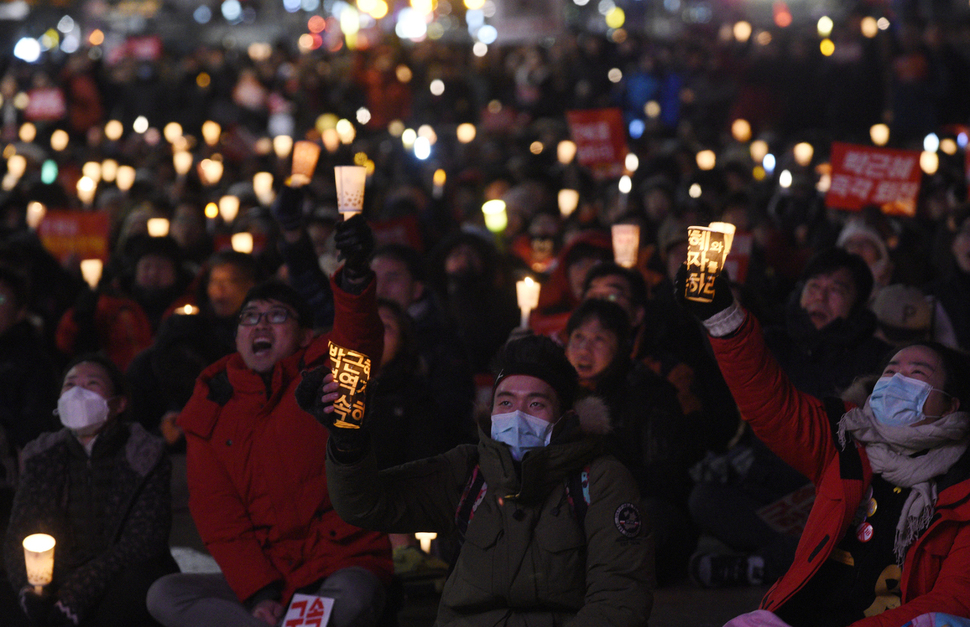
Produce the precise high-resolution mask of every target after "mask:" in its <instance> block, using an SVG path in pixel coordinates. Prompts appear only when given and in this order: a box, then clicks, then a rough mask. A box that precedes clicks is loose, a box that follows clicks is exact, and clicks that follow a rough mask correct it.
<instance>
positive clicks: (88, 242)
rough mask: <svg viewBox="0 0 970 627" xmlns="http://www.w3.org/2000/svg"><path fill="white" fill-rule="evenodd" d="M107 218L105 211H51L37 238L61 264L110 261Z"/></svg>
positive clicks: (39, 228)
mask: <svg viewBox="0 0 970 627" xmlns="http://www.w3.org/2000/svg"><path fill="white" fill-rule="evenodd" d="M110 230H111V225H110V221H109V219H108V214H107V213H105V212H103V211H73V210H66V209H51V210H48V211H47V213H46V214H45V215H44V219H43V220H41V222H40V225H39V226H38V227H37V236H38V237H39V238H40V241H41V242H42V243H43V244H44V248H46V249H47V250H48V251H49V252H50V253H51V254H52V255H54V257H56V258H57V259H58V261H60V262H62V263H63V262H64V261H66V260H67V259H69V258H75V259H100V260H101V261H107V259H108V252H109V251H108V234H109V232H110Z"/></svg>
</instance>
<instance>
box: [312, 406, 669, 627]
mask: <svg viewBox="0 0 970 627" xmlns="http://www.w3.org/2000/svg"><path fill="white" fill-rule="evenodd" d="M566 420H569V419H566ZM572 420H573V421H575V424H567V425H564V428H563V430H562V432H560V433H559V434H557V436H556V437H555V438H554V440H553V442H552V443H551V444H549V445H548V446H546V447H544V448H542V449H535V450H532V451H530V452H528V453H526V454H525V457H524V458H523V459H522V462H521V465H519V464H518V463H516V462H513V460H512V457H511V454H510V452H509V448H508V446H506V445H505V444H502V443H499V442H496V441H495V440H492V439H491V438H490V437H488V435H486V433H485V432H484V431H482V432H481V433H480V438H481V439H480V442H479V444H478V446H477V447H476V446H472V445H462V446H459V447H457V448H454V449H452V450H451V451H449V452H448V453H445V454H443V455H439V456H436V457H432V458H429V459H425V460H421V461H417V462H412V463H410V464H405V465H403V466H398V467H396V468H391V469H388V470H385V471H382V472H380V473H378V470H377V466H376V460H375V458H374V456H373V454H370V455H369V456H367V457H365V458H364V459H363V460H362V461H360V462H358V463H353V464H341V463H338V462H337V461H336V460H334V459H333V456H332V455H329V454H328V458H327V475H328V477H329V480H330V488H331V494H332V497H333V502H334V507H336V508H337V511H338V512H339V513H340V514H341V516H343V517H344V518H345V519H347V520H349V521H353V522H354V523H355V524H359V525H361V526H364V527H367V528H372V529H380V530H382V531H387V532H390V533H409V532H414V531H436V532H438V533H440V534H446V533H453V532H455V531H456V511H457V508H458V507H459V503H460V501H461V500H462V495H463V492H464V490H465V487H466V484H468V482H469V478H470V477H471V475H472V472H473V469H474V468H475V466H476V464H477V465H478V467H479V469H480V472H481V473H482V475H483V476H484V479H485V482H486V486H487V487H486V490H485V494H484V497H483V498H482V497H479V498H481V501H480V504H479V505H478V506H477V508H476V509H475V510H474V513H473V515H472V516H471V519H470V521H469V522H468V526H467V531H466V533H465V540H464V544H463V546H462V548H461V550H460V552H459V554H458V557H457V559H456V561H455V564H454V568H453V571H452V573H451V575H450V576H449V577H448V580H447V582H446V583H445V587H444V590H443V592H442V595H441V603H440V606H439V609H438V617H437V621H436V623H435V624H436V625H438V626H439V627H444V626H446V625H447V626H455V627H457V626H472V625H482V626H484V625H488V626H490V627H491V626H497V625H503V626H508V627H524V626H526V625H530V626H531V625H543V626H552V625H576V626H579V625H583V626H592V625H603V626H607V625H609V626H610V627H623V626H627V625H637V626H642V625H646V624H647V618H648V617H649V615H650V609H651V607H652V604H653V588H654V574H653V538H652V535H651V533H650V530H649V529H648V525H647V522H646V520H645V519H644V511H643V508H642V506H641V504H640V498H639V495H638V490H637V485H636V482H635V481H634V480H633V478H632V477H631V476H630V473H629V472H628V471H627V470H626V468H624V467H623V466H622V465H621V464H620V463H619V462H618V461H617V460H616V459H614V458H613V457H611V456H606V455H602V454H601V453H600V450H601V449H600V442H598V441H597V439H596V438H593V437H589V436H586V437H583V436H582V435H580V434H579V433H578V430H579V426H578V421H576V419H575V418H572ZM587 465H588V467H589V474H588V494H589V505H588V509H587V510H586V513H585V515H583V516H582V520H577V514H576V510H575V508H574V507H572V506H571V503H570V498H573V499H578V498H581V497H580V496H579V495H575V494H574V493H573V492H569V497H570V498H568V497H567V488H566V483H567V480H568V477H569V476H570V474H572V473H578V472H581V471H582V469H583V468H584V467H585V466H587ZM476 496H477V494H469V495H468V498H469V499H475V498H476Z"/></svg>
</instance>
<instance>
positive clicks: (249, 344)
mask: <svg viewBox="0 0 970 627" xmlns="http://www.w3.org/2000/svg"><path fill="white" fill-rule="evenodd" d="M337 245H338V248H339V249H340V250H341V252H342V254H343V255H344V256H345V258H346V262H345V264H344V266H343V267H342V268H341V269H340V270H339V271H338V272H337V274H336V275H335V276H334V280H333V283H332V285H331V289H332V291H333V294H334V297H335V316H336V317H335V319H334V326H333V330H332V331H331V332H330V333H329V334H326V335H321V336H317V337H314V335H313V331H312V329H311V325H312V324H313V320H314V313H313V311H312V309H311V308H310V307H309V305H308V304H307V302H306V301H305V300H304V299H303V298H301V297H300V295H299V294H298V293H297V292H296V290H295V289H294V288H292V287H291V286H289V285H287V284H284V283H281V282H278V281H269V282H264V283H260V284H259V285H257V286H255V287H253V288H252V289H251V290H249V292H248V293H247V294H246V298H245V299H244V302H243V306H242V309H241V312H240V314H239V317H238V326H237V330H236V352H235V353H232V354H231V355H228V356H226V357H224V358H222V359H220V360H219V361H217V362H215V363H214V364H212V365H211V366H209V367H208V368H206V369H205V370H204V371H203V372H202V374H201V375H199V378H198V380H197V382H196V388H195V392H194V393H193V395H192V398H191V399H190V400H189V402H188V404H187V405H186V406H185V408H184V409H183V410H182V413H181V414H180V415H179V418H178V426H180V427H181V428H182V430H183V431H184V432H185V438H186V444H187V471H188V486H189V509H190V510H191V512H192V518H193V520H194V521H195V524H196V527H197V528H198V530H199V535H200V536H201V538H202V540H203V542H205V545H206V548H207V549H208V550H209V552H210V553H211V554H212V557H214V558H215V560H216V562H217V563H218V564H219V567H220V568H221V570H222V572H221V573H214V574H179V575H172V576H169V577H165V578H163V579H161V580H159V581H158V582H156V583H155V585H154V586H152V588H151V590H149V593H148V607H149V610H150V611H151V613H152V615H153V616H154V617H155V618H156V619H157V620H159V622H161V623H162V624H164V625H167V626H168V627H183V626H185V625H192V626H194V627H213V626H217V625H229V624H231V625H238V626H252V627H258V626H260V625H262V626H264V627H265V625H266V624H270V625H276V624H277V623H278V622H279V621H280V619H281V618H282V616H283V613H284V611H285V608H286V606H287V605H288V604H289V602H290V600H291V598H292V596H293V594H294V593H296V592H303V593H309V594H319V595H322V596H326V597H330V598H333V599H335V603H334V606H333V610H332V611H333V613H332V615H331V618H330V624H331V625H334V627H348V626H350V625H354V626H358V625H369V626H373V625H375V624H376V623H377V621H378V619H379V618H380V616H381V612H382V611H383V607H384V602H385V598H386V590H385V586H386V585H387V584H388V583H390V579H391V575H392V572H393V568H392V562H391V550H390V544H389V543H388V540H387V537H386V536H385V535H383V534H379V533H373V532H367V531H364V530H362V529H358V528H356V527H353V526H351V525H349V524H347V523H345V522H344V521H343V520H341V519H340V517H338V516H337V513H336V512H335V511H334V509H333V507H332V505H331V498H330V495H329V494H328V491H327V478H326V471H325V468H324V461H323V456H322V455H321V452H322V451H323V450H324V449H325V447H326V444H327V431H326V430H325V429H323V428H322V427H321V426H320V425H319V424H318V423H317V422H316V421H315V420H314V419H313V417H312V416H310V415H308V414H307V413H305V412H303V411H301V410H300V408H299V407H298V406H297V404H296V401H295V399H294V395H293V393H294V391H295V390H296V387H297V385H298V384H299V382H300V380H301V377H302V373H303V371H304V369H307V368H313V367H316V366H320V365H322V364H327V362H328V355H329V352H328V344H329V341H331V340H332V341H333V342H334V343H336V344H337V345H339V346H342V347H344V348H348V349H352V350H357V351H360V352H362V353H364V354H365V355H368V356H370V357H371V359H372V360H373V366H372V367H374V368H379V367H380V357H381V351H382V343H383V342H382V340H383V335H384V334H383V329H382V327H381V321H380V318H379V317H378V315H377V305H376V301H375V298H374V280H373V274H372V273H371V272H370V269H369V268H368V266H367V259H368V257H369V255H370V252H371V250H372V248H373V234H372V233H371V231H370V228H369V227H368V226H367V223H366V222H365V221H364V219H363V217H362V216H354V217H353V218H351V219H350V220H347V221H345V222H341V223H340V225H339V227H338V234H337ZM323 367H325V366H323Z"/></svg>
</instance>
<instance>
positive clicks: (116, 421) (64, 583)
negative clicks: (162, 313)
mask: <svg viewBox="0 0 970 627" xmlns="http://www.w3.org/2000/svg"><path fill="white" fill-rule="evenodd" d="M127 404H128V397H127V396H126V393H125V386H124V378H123V375H122V373H121V371H120V370H119V369H118V368H117V366H115V364H114V363H113V362H112V361H111V360H109V359H108V358H107V357H104V356H102V355H98V354H91V355H83V356H81V357H78V358H77V359H75V360H74V361H73V362H72V363H71V364H70V365H69V366H68V369H67V373H66V374H65V376H64V383H63V386H62V387H61V396H60V399H58V401H57V413H58V416H59V417H60V420H61V423H62V424H63V425H64V428H63V429H61V430H59V431H55V432H53V433H45V434H43V435H41V436H40V437H39V438H37V439H36V440H34V441H32V442H31V443H30V444H28V445H27V446H26V447H25V449H24V452H23V474H22V475H21V477H20V484H19V486H18V487H17V493H16V496H15V497H14V504H13V512H12V514H11V516H10V524H9V526H8V528H7V533H6V536H5V539H4V563H5V567H6V571H7V575H8V577H9V580H10V583H11V584H12V585H13V586H14V587H15V588H16V589H18V590H20V603H21V607H22V608H23V610H24V612H25V613H26V614H27V617H28V619H29V620H30V621H31V623H32V624H34V625H38V626H41V625H48V626H52V627H53V626H65V627H66V626H70V625H75V626H76V625H84V626H85V627H88V626H90V627H100V626H103V627H108V626H109V625H131V626H133V627H143V626H148V625H156V623H155V622H154V621H152V620H151V617H150V616H149V614H148V610H147V608H146V606H145V595H146V594H147V592H148V588H149V586H150V585H151V584H152V583H153V582H154V581H155V580H156V579H158V578H159V577H161V576H163V575H166V574H169V573H174V572H177V571H178V566H177V565H176V563H175V560H174V559H172V555H171V553H170V552H169V548H168V537H169V533H170V530H171V525H172V511H171V495H170V492H169V483H170V475H171V465H170V463H169V460H168V458H167V457H166V455H165V443H164V442H162V440H161V438H157V437H155V436H152V435H149V434H148V433H147V432H146V431H145V430H144V429H143V428H142V427H141V425H140V424H138V423H136V422H129V421H127V420H124V418H123V415H124V413H125V410H126V409H127ZM34 533H46V534H49V535H51V536H53V537H54V539H55V541H56V542H57V544H56V550H55V559H54V571H53V574H54V576H53V580H52V582H51V584H50V585H48V586H46V587H45V588H44V591H43V593H42V594H37V593H36V592H34V588H33V586H29V585H27V572H26V568H25V563H24V549H23V546H22V543H23V540H24V538H26V537H27V536H28V535H31V534H34Z"/></svg>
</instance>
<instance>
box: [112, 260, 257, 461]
mask: <svg viewBox="0 0 970 627" xmlns="http://www.w3.org/2000/svg"><path fill="white" fill-rule="evenodd" d="M206 266H207V268H206V270H204V271H203V274H202V277H201V281H200V285H199V289H198V296H197V297H196V298H187V299H180V300H179V301H177V302H176V303H175V306H174V307H175V313H173V314H172V315H170V316H169V317H168V318H166V319H165V320H164V321H163V322H162V326H161V327H160V328H159V330H158V334H157V335H156V336H155V340H154V342H152V345H151V346H150V347H148V348H147V349H145V350H143V351H142V352H140V353H138V355H137V356H136V357H135V359H134V360H132V362H131V364H130V365H129V366H128V369H127V371H126V372H125V377H126V379H127V380H128V383H129V386H130V389H131V404H132V413H133V414H134V416H135V417H136V418H137V419H138V420H139V421H141V423H142V426H144V427H145V428H146V429H148V430H149V431H151V432H157V433H161V435H162V437H163V438H165V441H166V443H167V444H168V445H169V447H170V451H173V450H177V451H179V452H184V450H185V440H184V437H183V435H182V430H181V429H180V428H179V427H178V426H177V425H176V424H175V419H176V418H177V417H178V414H179V411H181V410H182V407H184V406H185V404H186V403H187V402H188V400H189V397H191V396H192V391H193V389H194V387H195V378H196V377H198V376H199V373H200V372H202V370H203V369H205V368H206V366H208V365H209V364H211V363H212V362H214V361H216V360H217V359H220V358H221V357H224V356H226V355H228V354H229V353H231V352H233V351H234V350H235V344H236V339H235V336H236V322H237V315H238V314H239V308H240V307H241V306H242V303H243V299H244V298H245V297H246V293H247V292H248V291H249V290H250V288H252V287H253V286H254V285H256V283H257V282H258V279H259V278H260V276H261V274H262V273H261V270H260V268H259V265H258V263H257V262H256V258H255V257H253V256H252V255H249V254H247V253H241V252H236V251H234V250H224V251H220V252H218V253H215V254H214V255H212V256H211V257H210V258H209V260H208V261H207V263H206Z"/></svg>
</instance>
